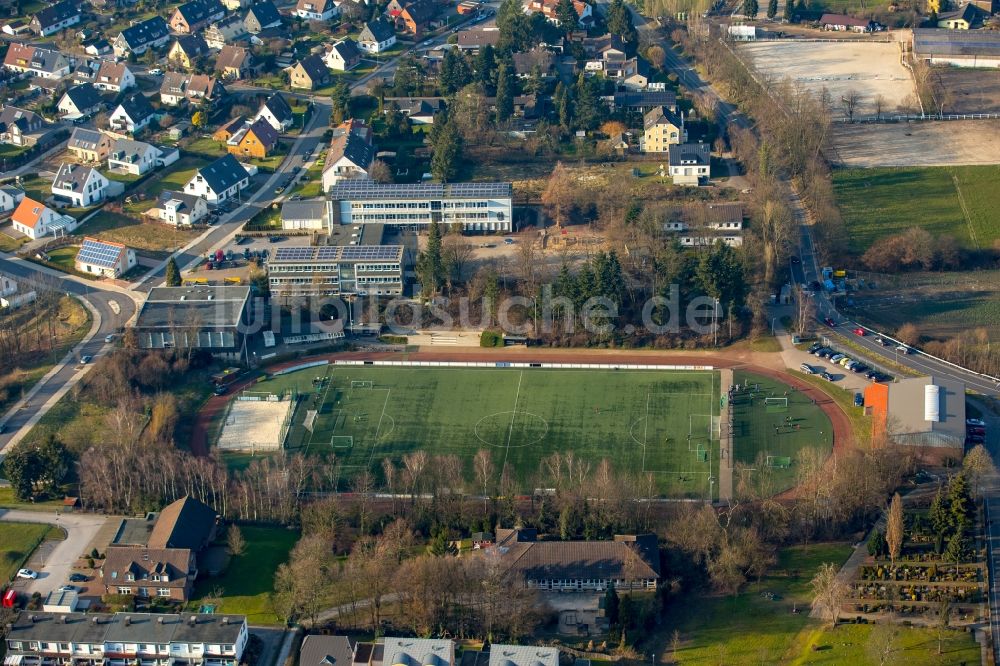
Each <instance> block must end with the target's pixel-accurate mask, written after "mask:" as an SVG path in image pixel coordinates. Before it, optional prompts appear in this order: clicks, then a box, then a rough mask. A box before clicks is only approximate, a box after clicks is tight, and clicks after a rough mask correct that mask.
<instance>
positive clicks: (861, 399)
mask: <svg viewBox="0 0 1000 666" xmlns="http://www.w3.org/2000/svg"><path fill="white" fill-rule="evenodd" d="M854 406H855V407H864V406H865V396H864V394H863V393H855V394H854Z"/></svg>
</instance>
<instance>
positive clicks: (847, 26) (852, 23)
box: [819, 14, 873, 32]
mask: <svg viewBox="0 0 1000 666" xmlns="http://www.w3.org/2000/svg"><path fill="white" fill-rule="evenodd" d="M819 24H820V25H821V26H823V29H824V30H834V31H837V32H871V31H872V28H873V23H872V21H870V20H869V19H861V18H855V17H854V16H848V15H846V14H823V15H822V16H820V17H819Z"/></svg>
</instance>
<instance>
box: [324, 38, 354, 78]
mask: <svg viewBox="0 0 1000 666" xmlns="http://www.w3.org/2000/svg"><path fill="white" fill-rule="evenodd" d="M323 62H324V63H325V64H326V66H327V67H328V68H329V69H332V70H334V71H337V72H346V71H347V70H349V69H352V68H354V67H356V66H357V65H358V63H359V62H361V51H360V50H359V49H358V43H357V42H355V41H354V40H353V39H342V40H340V41H339V42H337V43H336V44H333V45H332V46H331V47H330V50H329V51H327V52H326V55H325V56H324V57H323Z"/></svg>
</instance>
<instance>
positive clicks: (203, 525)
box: [146, 495, 219, 553]
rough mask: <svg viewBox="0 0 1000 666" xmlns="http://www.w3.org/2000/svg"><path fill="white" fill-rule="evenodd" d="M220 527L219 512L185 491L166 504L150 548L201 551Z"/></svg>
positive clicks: (153, 534)
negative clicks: (178, 497)
mask: <svg viewBox="0 0 1000 666" xmlns="http://www.w3.org/2000/svg"><path fill="white" fill-rule="evenodd" d="M218 527H219V514H217V513H216V512H215V510H214V509H213V508H212V507H210V506H208V505H207V504H205V503H204V502H202V501H200V500H197V499H195V498H194V497H191V496H190V495H185V496H184V497H182V498H180V499H179V500H177V501H175V502H171V503H170V504H168V505H167V506H166V507H164V508H163V511H161V512H160V515H159V516H157V518H156V524H154V525H153V531H152V532H150V534H149V540H148V541H147V542H146V545H148V546H149V547H150V548H186V549H188V550H190V551H192V552H194V553H200V552H201V551H203V550H204V549H206V548H208V547H209V546H210V545H211V544H212V542H213V541H214V540H215V537H216V535H217V532H218Z"/></svg>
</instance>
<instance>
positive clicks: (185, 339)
mask: <svg viewBox="0 0 1000 666" xmlns="http://www.w3.org/2000/svg"><path fill="white" fill-rule="evenodd" d="M226 157H228V158H229V159H233V158H232V157H231V156H228V155H227V156H226ZM234 161H235V160H234ZM250 306H251V301H250V287H243V286H240V287H234V286H208V285H199V286H194V287H154V288H153V289H151V290H150V292H149V295H148V296H147V297H146V301H145V303H143V305H142V307H141V308H140V309H139V314H138V315H137V316H136V322H135V326H134V327H133V328H134V330H135V333H136V342H137V345H138V347H139V348H140V349H187V348H198V349H202V350H205V351H207V352H209V353H211V354H214V355H218V356H221V357H223V358H227V359H232V360H236V359H239V358H240V357H241V356H243V355H244V354H245V353H246V331H247V329H248V328H250V326H249V322H250V320H251V313H250ZM170 550H176V549H170ZM234 666H235V665H234Z"/></svg>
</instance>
